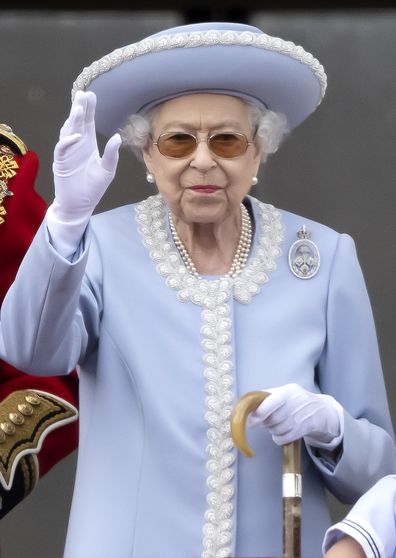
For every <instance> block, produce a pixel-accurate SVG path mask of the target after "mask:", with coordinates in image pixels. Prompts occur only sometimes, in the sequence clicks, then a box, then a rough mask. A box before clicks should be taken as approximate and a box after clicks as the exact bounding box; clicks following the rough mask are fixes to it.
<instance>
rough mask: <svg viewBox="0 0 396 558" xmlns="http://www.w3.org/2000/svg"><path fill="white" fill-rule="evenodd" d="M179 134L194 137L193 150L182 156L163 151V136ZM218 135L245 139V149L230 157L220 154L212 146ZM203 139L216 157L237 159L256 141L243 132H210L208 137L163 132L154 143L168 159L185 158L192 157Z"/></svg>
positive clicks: (179, 133)
mask: <svg viewBox="0 0 396 558" xmlns="http://www.w3.org/2000/svg"><path fill="white" fill-rule="evenodd" d="M178 135H181V136H189V137H191V138H193V139H194V141H195V145H194V146H192V149H191V151H189V152H188V153H186V154H183V155H180V156H177V155H176V156H172V155H169V154H166V153H163V152H162V151H161V147H160V140H161V138H165V137H168V138H170V137H172V136H178ZM218 136H235V137H237V138H239V139H243V140H244V144H245V145H244V149H243V150H242V151H241V152H240V153H237V154H236V155H232V156H230V157H225V156H224V155H219V154H218V153H216V151H215V150H213V148H212V147H211V141H212V140H213V139H214V138H216V137H218ZM202 141H204V142H206V144H207V146H208V149H209V151H210V152H211V153H212V154H213V155H214V156H215V157H218V158H220V159H236V158H237V157H241V156H242V155H244V154H245V153H246V151H247V149H248V147H249V145H254V141H249V140H248V138H247V136H246V135H245V134H243V133H242V132H216V133H214V134H210V135H208V136H206V138H201V139H200V138H198V137H197V136H196V135H194V134H192V133H190V132H164V133H163V134H160V135H159V136H158V139H157V141H153V145H155V146H156V147H157V149H158V151H159V152H160V153H161V155H163V156H164V157H166V158H167V159H185V158H187V157H190V156H191V155H192V154H193V153H194V151H195V150H196V149H197V147H198V143H200V142H202Z"/></svg>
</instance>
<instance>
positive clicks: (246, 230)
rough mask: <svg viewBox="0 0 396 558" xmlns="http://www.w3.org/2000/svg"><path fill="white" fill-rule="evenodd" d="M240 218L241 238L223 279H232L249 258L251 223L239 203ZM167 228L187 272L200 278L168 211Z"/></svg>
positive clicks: (243, 207) (244, 208)
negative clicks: (168, 227)
mask: <svg viewBox="0 0 396 558" xmlns="http://www.w3.org/2000/svg"><path fill="white" fill-rule="evenodd" d="M241 216H242V227H241V236H240V237H239V242H238V246H237V249H236V252H235V255H234V259H233V260H232V263H231V267H230V269H229V271H228V273H227V274H226V275H225V277H230V278H232V279H233V278H234V277H236V276H237V275H238V274H239V273H241V271H242V269H243V268H244V267H245V265H246V262H247V259H248V257H249V252H250V246H251V244H252V223H251V220H250V215H249V212H248V210H247V209H246V207H245V206H244V205H243V203H241ZM169 226H170V230H171V233H172V238H173V241H174V243H175V246H176V248H177V249H178V251H179V254H180V256H181V259H182V260H183V263H184V265H185V266H186V268H187V271H188V272H189V273H191V275H194V277H197V278H200V276H199V274H198V271H197V269H196V267H195V265H194V262H193V261H192V259H191V257H190V254H189V253H188V252H187V249H186V247H185V246H184V244H183V242H182V240H181V238H180V236H179V235H178V233H177V231H176V228H175V225H174V223H173V219H172V214H171V212H170V211H169Z"/></svg>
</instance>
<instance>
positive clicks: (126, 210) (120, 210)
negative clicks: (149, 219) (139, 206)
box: [92, 203, 136, 226]
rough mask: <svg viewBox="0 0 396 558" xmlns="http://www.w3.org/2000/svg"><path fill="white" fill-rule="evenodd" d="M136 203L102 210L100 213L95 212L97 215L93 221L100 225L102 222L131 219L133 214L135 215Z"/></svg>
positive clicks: (93, 217)
mask: <svg viewBox="0 0 396 558" xmlns="http://www.w3.org/2000/svg"><path fill="white" fill-rule="evenodd" d="M135 205H136V204H133V203H129V204H126V205H120V206H118V207H114V208H112V209H108V210H106V211H101V212H100V213H95V215H93V216H92V223H93V225H95V226H100V225H101V224H104V223H109V222H111V221H117V220H119V219H124V218H126V219H129V218H130V217H131V215H132V216H134V213H135V209H134V207H135Z"/></svg>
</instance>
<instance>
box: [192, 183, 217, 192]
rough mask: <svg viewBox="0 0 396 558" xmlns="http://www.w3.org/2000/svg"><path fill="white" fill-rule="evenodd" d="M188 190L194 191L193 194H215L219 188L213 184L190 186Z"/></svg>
mask: <svg viewBox="0 0 396 558" xmlns="http://www.w3.org/2000/svg"><path fill="white" fill-rule="evenodd" d="M190 190H194V192H200V193H202V194H213V192H217V190H220V188H219V186H215V185H214V184H197V185H195V186H192V187H191V188H190Z"/></svg>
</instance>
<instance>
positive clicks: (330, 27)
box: [0, 0, 396, 558]
mask: <svg viewBox="0 0 396 558" xmlns="http://www.w3.org/2000/svg"><path fill="white" fill-rule="evenodd" d="M212 4H213V2H198V1H196V0H192V1H191V0H190V1H188V2H182V1H179V2H176V1H173V2H167V3H166V4H164V3H163V2H155V1H146V2H145V3H144V6H143V5H140V6H137V5H135V3H134V2H129V3H128V4H126V2H121V1H120V0H113V1H112V2H111V6H109V7H111V10H110V9H106V10H101V11H98V10H97V9H96V4H95V5H94V3H93V2H92V3H91V4H90V3H87V2H85V3H84V4H82V3H81V2H77V1H75V0H69V1H68V2H67V3H66V2H65V1H64V2H57V5H56V9H54V6H53V5H52V4H50V3H49V2H44V1H41V2H40V0H39V1H38V2H35V4H34V9H32V6H31V4H30V3H23V2H20V3H18V5H8V6H7V9H5V8H4V6H3V9H0V60H1V66H0V67H1V79H0V121H1V122H6V123H8V124H9V125H11V126H12V127H13V129H14V131H15V132H16V133H17V134H18V135H20V136H21V137H22V138H23V139H24V141H25V142H26V143H27V145H28V147H29V148H30V149H33V150H35V151H36V152H37V153H38V155H39V157H40V172H39V177H38V180H37V190H38V191H39V193H41V195H42V196H43V197H44V198H45V199H46V200H47V202H50V201H51V200H52V179H51V162H52V153H53V148H54V145H55V143H56V141H57V137H58V133H59V128H60V126H61V125H62V123H63V121H64V119H65V118H66V116H67V114H68V112H69V108H70V90H71V87H72V83H73V81H74V80H75V78H76V77H77V75H78V74H79V73H80V72H81V71H82V69H83V67H84V66H87V65H89V64H90V63H91V62H93V61H94V60H97V59H99V58H101V57H102V56H103V55H104V54H107V53H109V52H111V51H112V50H114V49H115V48H118V47H120V46H124V45H126V44H129V43H132V42H136V41H138V40H140V39H142V38H144V37H145V36H147V35H149V34H151V33H154V32H156V31H159V30H161V29H164V28H167V27H171V26H174V25H180V24H184V23H190V22H196V21H208V20H212V21H220V20H225V21H241V22H246V23H251V24H253V25H256V26H257V27H260V28H261V29H262V30H263V31H264V32H266V33H268V34H270V35H276V36H280V37H282V38H283V39H286V40H291V41H293V42H295V43H296V44H301V45H302V46H303V47H304V48H305V49H306V50H308V51H310V52H312V53H313V54H314V56H315V57H317V58H318V59H319V60H320V62H321V63H322V64H323V65H324V67H325V70H326V72H327V75H328V80H329V85H328V90H327V93H326V96H325V99H324V101H323V102H322V105H321V106H320V107H319V108H318V110H317V111H316V112H315V113H314V114H313V115H312V116H310V117H309V118H308V119H307V120H306V121H305V122H304V123H303V124H302V125H301V126H299V127H298V128H297V129H296V130H295V131H294V132H293V134H292V135H291V136H290V137H289V138H287V140H286V141H285V143H284V145H283V146H282V147H281V148H280V150H279V152H278V153H276V154H275V155H274V156H273V157H272V158H270V160H269V161H268V163H266V165H265V166H264V167H262V169H261V170H260V174H259V184H258V186H257V187H256V188H255V189H254V190H253V192H252V193H253V194H254V195H256V196H257V197H259V198H260V199H262V200H264V201H267V202H270V203H273V204H274V205H276V206H278V207H281V208H284V209H287V210H289V211H293V212H295V213H298V214H301V215H305V216H307V217H309V218H312V219H314V220H317V221H320V222H322V223H325V224H327V225H328V226H330V227H333V228H335V229H337V230H338V231H339V232H347V233H349V234H351V235H352V236H353V237H354V239H355V241H356V245H357V250H358V254H359V258H360V261H361V265H362V268H363V272H364V275H365V277H366V283H367V288H368V290H369V294H370V298H371V301H372V306H373V312H374V317H375V320H376V324H377V331H378V340H379V344H380V350H381V356H382V362H383V368H384V374H385V381H386V384H387V388H388V394H389V402H390V405H391V410H392V416H393V418H394V419H396V398H395V389H394V388H395V381H396V380H395V373H394V372H395V365H394V357H395V352H394V344H395V339H396V335H395V334H396V331H395V330H396V328H395V323H394V321H395V320H394V317H395V315H396V290H395V284H394V276H395V272H396V257H395V246H394V244H395V237H396V224H395V204H396V193H395V192H396V188H395V187H396V172H395V163H394V160H395V145H396V63H395V55H394V53H395V52H396V3H395V4H394V5H393V4H392V3H391V2H384V1H382V2H376V4H375V5H374V4H373V3H362V2H359V3H358V2H355V3H353V2H342V3H341V2H338V3H337V2H331V3H330V2H320V3H319V4H318V3H317V2H309V1H306V2H300V3H299V4H298V6H296V5H295V3H292V2H281V1H278V2H258V1H256V0H249V1H248V2H247V1H245V2H242V1H236V0H234V1H228V2H225V1H217V2H216V6H215V8H214V7H213V5H212ZM148 193H151V191H150V186H148V185H147V183H146V182H145V179H144V170H143V167H142V166H141V164H140V163H138V162H137V161H135V160H134V159H133V158H132V156H131V155H130V154H129V153H127V152H122V154H121V159H120V168H119V172H118V174H117V177H116V179H115V181H114V184H113V185H112V187H111V188H110V190H109V191H108V192H107V194H106V195H105V198H104V199H103V200H102V202H101V204H100V206H99V208H98V210H103V209H108V208H111V207H113V206H115V205H119V204H122V203H128V202H130V201H132V202H133V201H138V200H140V199H142V198H143V197H146V196H147V194H148ZM307 304H309V300H308V301H307ZM258 387H260V386H258ZM394 422H395V420H394ZM75 461H76V455H72V456H70V457H69V458H67V459H66V460H65V461H64V462H62V463H61V464H59V465H58V466H57V467H56V468H55V469H54V470H53V471H51V472H50V473H49V474H48V475H47V476H46V477H45V478H44V479H43V480H42V481H41V482H40V484H39V486H38V487H37V488H36V490H35V492H34V494H32V495H31V496H30V497H28V498H27V499H26V500H25V501H24V502H23V503H22V504H21V505H20V506H18V508H17V509H15V510H14V511H12V512H11V513H10V514H9V515H8V516H7V517H6V518H5V519H4V520H3V521H1V523H0V545H1V546H2V549H3V558H20V557H21V556H25V555H27V556H29V558H61V556H62V550H63V543H64V537H65V531H66V525H67V516H68V511H69V505H70V498H71V494H72V486H73V479H74V470H75ZM279 474H281V472H279ZM109 481H112V479H103V486H101V487H98V505H100V493H101V491H102V490H106V485H107V483H108V482H109ZM330 500H331V509H332V512H333V517H334V519H336V518H338V517H339V516H340V515H341V514H342V513H344V511H345V510H346V508H345V507H344V506H341V505H340V504H338V503H337V502H335V501H334V500H333V499H330Z"/></svg>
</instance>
